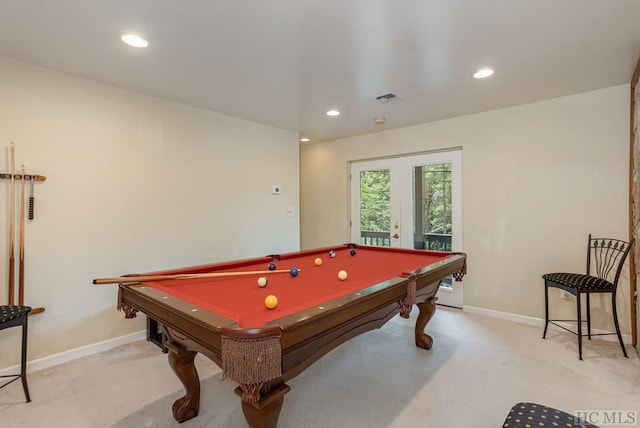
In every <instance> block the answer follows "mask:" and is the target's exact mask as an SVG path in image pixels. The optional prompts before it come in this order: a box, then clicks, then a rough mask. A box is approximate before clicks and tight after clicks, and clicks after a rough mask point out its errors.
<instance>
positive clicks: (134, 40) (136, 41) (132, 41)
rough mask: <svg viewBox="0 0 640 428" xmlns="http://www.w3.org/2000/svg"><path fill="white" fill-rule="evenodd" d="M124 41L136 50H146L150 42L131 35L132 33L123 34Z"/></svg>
mask: <svg viewBox="0 0 640 428" xmlns="http://www.w3.org/2000/svg"><path fill="white" fill-rule="evenodd" d="M122 41H123V42H125V43H126V44H128V45H129V46H133V47H134V48H146V47H147V46H149V42H147V41H146V40H145V39H143V38H142V37H140V36H138V35H137V34H131V33H127V34H123V35H122Z"/></svg>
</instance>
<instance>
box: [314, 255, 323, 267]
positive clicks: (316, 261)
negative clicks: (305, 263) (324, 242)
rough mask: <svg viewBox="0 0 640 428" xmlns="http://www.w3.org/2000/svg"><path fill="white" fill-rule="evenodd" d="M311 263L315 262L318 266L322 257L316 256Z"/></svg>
mask: <svg viewBox="0 0 640 428" xmlns="http://www.w3.org/2000/svg"><path fill="white" fill-rule="evenodd" d="M313 263H315V265H316V266H320V265H321V264H322V259H321V258H320V257H316V259H315V260H314V261H313Z"/></svg>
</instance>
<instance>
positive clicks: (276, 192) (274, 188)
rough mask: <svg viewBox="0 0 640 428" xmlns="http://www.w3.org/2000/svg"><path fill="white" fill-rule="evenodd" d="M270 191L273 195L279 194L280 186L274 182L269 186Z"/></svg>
mask: <svg viewBox="0 0 640 428" xmlns="http://www.w3.org/2000/svg"><path fill="white" fill-rule="evenodd" d="M271 193H273V194H274V195H279V194H280V186H278V185H277V184H274V185H273V186H272V187H271Z"/></svg>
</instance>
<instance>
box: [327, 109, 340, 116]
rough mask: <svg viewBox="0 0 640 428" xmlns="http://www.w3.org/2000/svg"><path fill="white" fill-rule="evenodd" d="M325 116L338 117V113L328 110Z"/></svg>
mask: <svg viewBox="0 0 640 428" xmlns="http://www.w3.org/2000/svg"><path fill="white" fill-rule="evenodd" d="M327 116H332V117H333V116H340V112H339V111H338V110H329V111H328V112H327Z"/></svg>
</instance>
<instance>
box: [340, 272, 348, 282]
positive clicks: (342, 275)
mask: <svg viewBox="0 0 640 428" xmlns="http://www.w3.org/2000/svg"><path fill="white" fill-rule="evenodd" d="M338 278H340V280H341V281H344V280H345V279H347V271H346V270H341V271H340V272H338Z"/></svg>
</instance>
